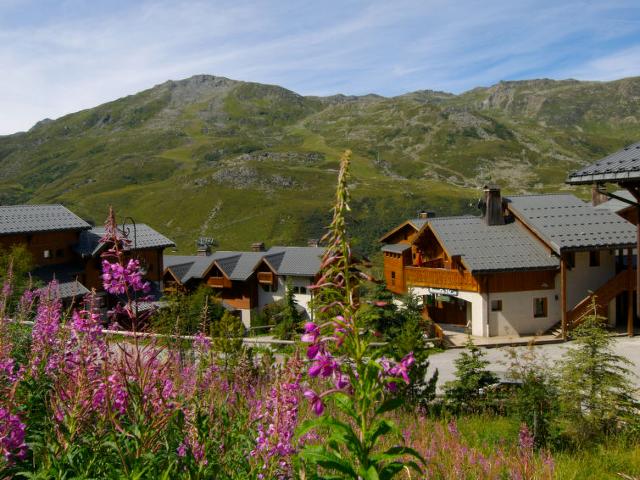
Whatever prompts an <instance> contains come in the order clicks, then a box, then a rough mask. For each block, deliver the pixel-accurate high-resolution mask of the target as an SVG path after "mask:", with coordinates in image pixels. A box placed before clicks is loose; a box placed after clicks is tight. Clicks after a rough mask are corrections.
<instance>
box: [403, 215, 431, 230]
mask: <svg viewBox="0 0 640 480" xmlns="http://www.w3.org/2000/svg"><path fill="white" fill-rule="evenodd" d="M429 220H433V218H431V219H429V218H412V219H411V220H409V223H411V224H412V225H413V226H414V227H416V228H417V229H418V230H420V229H422V227H424V224H425V223H427V222H428V221H429Z"/></svg>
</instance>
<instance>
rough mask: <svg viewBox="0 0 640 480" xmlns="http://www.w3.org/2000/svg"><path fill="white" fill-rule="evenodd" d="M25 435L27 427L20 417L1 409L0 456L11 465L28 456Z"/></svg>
mask: <svg viewBox="0 0 640 480" xmlns="http://www.w3.org/2000/svg"><path fill="white" fill-rule="evenodd" d="M25 433H26V425H25V424H24V423H22V421H21V420H20V417H19V416H17V415H13V414H12V413H11V412H9V410H7V409H6V408H3V407H0V455H2V456H3V457H4V459H5V461H6V462H8V463H11V462H12V461H13V459H22V458H24V457H25V456H26V455H27V444H26V443H25V442H24V438H25Z"/></svg>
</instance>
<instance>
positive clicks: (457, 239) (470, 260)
mask: <svg viewBox="0 0 640 480" xmlns="http://www.w3.org/2000/svg"><path fill="white" fill-rule="evenodd" d="M429 225H430V226H431V228H432V229H433V231H434V233H435V235H436V237H437V238H438V240H439V241H440V242H441V243H442V245H443V247H444V248H445V249H446V250H447V252H449V254H451V255H460V256H461V259H462V262H463V263H464V264H465V265H466V267H467V268H468V269H469V270H470V271H471V272H472V273H482V272H495V271H517V270H545V269H554V268H557V267H558V266H559V265H560V263H559V260H558V258H557V257H556V256H554V255H551V254H550V253H549V252H548V250H547V249H546V248H545V247H544V246H543V245H542V243H541V242H539V241H538V240H536V239H535V238H533V236H532V235H530V234H529V233H528V232H527V231H526V229H525V228H524V227H523V226H521V225H520V224H518V223H515V222H513V223H508V224H506V225H494V226H488V225H487V224H485V222H484V220H483V219H482V218H480V217H472V216H461V217H442V218H431V219H429Z"/></svg>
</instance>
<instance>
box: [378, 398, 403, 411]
mask: <svg viewBox="0 0 640 480" xmlns="http://www.w3.org/2000/svg"><path fill="white" fill-rule="evenodd" d="M404 401H405V400H404V399H403V398H401V397H395V398H391V399H389V400H387V401H386V402H384V403H383V404H382V405H380V406H379V407H378V408H377V409H376V415H382V414H383V413H386V412H390V411H391V410H395V409H396V408H398V407H399V406H400V405H402V404H403V403H404Z"/></svg>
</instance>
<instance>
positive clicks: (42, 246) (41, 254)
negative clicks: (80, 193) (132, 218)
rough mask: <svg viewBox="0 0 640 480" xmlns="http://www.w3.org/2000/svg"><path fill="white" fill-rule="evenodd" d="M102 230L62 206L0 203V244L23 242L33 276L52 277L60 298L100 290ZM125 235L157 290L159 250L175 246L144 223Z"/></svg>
mask: <svg viewBox="0 0 640 480" xmlns="http://www.w3.org/2000/svg"><path fill="white" fill-rule="evenodd" d="M103 234H104V228H103V227H93V226H92V225H90V224H89V223H87V222H86V221H84V220H83V219H81V218H80V217H78V216H77V215H76V214H74V213H73V212H71V211H70V210H68V209H67V208H65V207H64V206H62V205H11V206H0V248H10V247H11V246H12V245H24V246H26V248H27V250H28V251H29V253H30V254H31V256H32V260H33V263H34V266H35V269H34V271H33V272H32V273H33V275H34V277H36V278H37V279H40V280H41V281H42V282H44V283H48V282H50V281H51V280H54V279H55V280H56V281H57V283H58V290H59V295H60V297H61V298H62V299H63V300H67V301H68V300H71V299H73V298H74V297H78V296H83V295H85V294H87V293H89V291H90V290H91V289H95V290H96V291H97V292H101V291H102V290H103V289H102V279H101V274H102V266H101V257H100V254H101V253H102V251H103V249H104V248H105V244H104V243H101V242H100V238H101V237H102V236H103ZM127 235H128V237H129V238H130V239H131V240H132V246H131V247H130V248H129V252H128V255H130V256H132V257H135V258H138V259H140V260H141V263H142V265H143V267H144V269H145V270H146V278H147V279H148V280H150V281H151V282H152V284H154V285H155V286H156V287H157V288H156V289H155V290H156V291H160V282H161V280H162V273H163V271H164V267H163V263H162V262H163V250H164V249H165V248H166V247H170V246H175V244H174V243H173V242H172V241H171V240H169V239H168V238H166V237H164V236H163V235H161V234H160V233H158V232H156V231H155V230H153V229H152V228H151V227H149V226H147V225H144V224H139V225H136V227H135V230H134V229H133V227H132V228H131V229H129V230H128V232H127Z"/></svg>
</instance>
